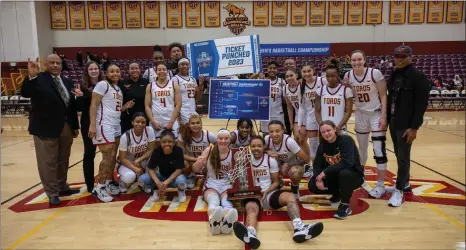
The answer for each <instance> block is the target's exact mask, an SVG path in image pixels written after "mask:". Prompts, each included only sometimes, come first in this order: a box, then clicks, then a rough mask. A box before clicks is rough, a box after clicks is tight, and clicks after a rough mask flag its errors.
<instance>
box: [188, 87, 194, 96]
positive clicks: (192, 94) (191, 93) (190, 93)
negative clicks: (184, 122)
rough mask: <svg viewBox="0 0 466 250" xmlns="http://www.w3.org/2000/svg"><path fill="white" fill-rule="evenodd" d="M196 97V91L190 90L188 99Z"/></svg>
mask: <svg viewBox="0 0 466 250" xmlns="http://www.w3.org/2000/svg"><path fill="white" fill-rule="evenodd" d="M194 97H196V90H192V89H188V98H194Z"/></svg>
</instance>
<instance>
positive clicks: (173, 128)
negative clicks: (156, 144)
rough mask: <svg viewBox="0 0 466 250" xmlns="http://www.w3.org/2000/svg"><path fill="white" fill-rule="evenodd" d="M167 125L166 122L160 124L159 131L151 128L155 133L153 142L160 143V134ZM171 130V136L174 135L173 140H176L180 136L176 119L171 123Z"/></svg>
mask: <svg viewBox="0 0 466 250" xmlns="http://www.w3.org/2000/svg"><path fill="white" fill-rule="evenodd" d="M167 123H168V122H165V123H162V129H161V130H156V129H155V128H154V127H152V128H153V129H154V132H155V140H156V141H160V135H161V134H162V131H163V127H165V126H167ZM172 130H173V131H172V132H173V134H175V140H178V137H179V136H180V124H179V123H178V119H176V120H175V122H174V123H173V127H172Z"/></svg>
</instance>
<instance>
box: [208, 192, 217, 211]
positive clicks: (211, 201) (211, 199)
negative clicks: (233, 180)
mask: <svg viewBox="0 0 466 250" xmlns="http://www.w3.org/2000/svg"><path fill="white" fill-rule="evenodd" d="M206 200H207V209H215V208H216V207H218V206H219V205H220V199H219V197H218V194H216V193H210V194H209V195H207V199H206Z"/></svg>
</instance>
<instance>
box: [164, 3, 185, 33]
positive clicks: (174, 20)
mask: <svg viewBox="0 0 466 250" xmlns="http://www.w3.org/2000/svg"><path fill="white" fill-rule="evenodd" d="M181 3H182V2H181V1H167V2H166V3H165V5H166V7H167V8H166V9H167V12H166V14H167V28H183V5H182V4H181Z"/></svg>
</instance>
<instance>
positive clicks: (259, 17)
mask: <svg viewBox="0 0 466 250" xmlns="http://www.w3.org/2000/svg"><path fill="white" fill-rule="evenodd" d="M252 6H253V7H252V20H253V25H254V26H269V2H268V1H253V2H252Z"/></svg>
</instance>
